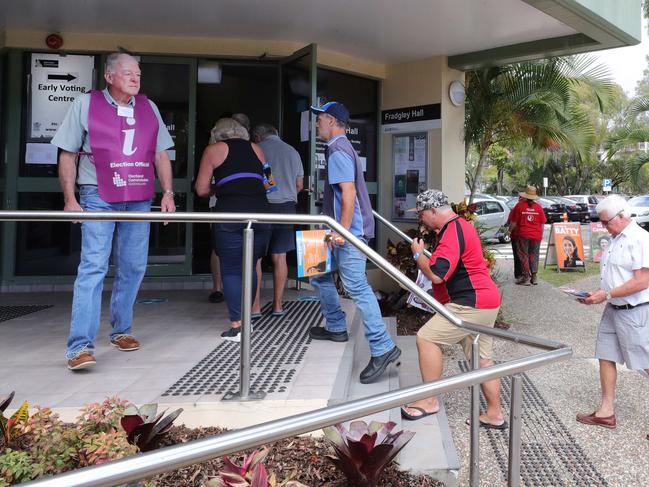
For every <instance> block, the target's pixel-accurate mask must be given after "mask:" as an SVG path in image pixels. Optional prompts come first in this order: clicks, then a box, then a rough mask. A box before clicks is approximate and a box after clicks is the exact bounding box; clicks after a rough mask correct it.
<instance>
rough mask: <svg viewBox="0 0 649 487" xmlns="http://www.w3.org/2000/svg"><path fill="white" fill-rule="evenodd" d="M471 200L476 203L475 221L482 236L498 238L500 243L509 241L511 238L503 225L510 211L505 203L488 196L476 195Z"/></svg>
mask: <svg viewBox="0 0 649 487" xmlns="http://www.w3.org/2000/svg"><path fill="white" fill-rule="evenodd" d="M473 202H474V203H475V205H476V213H477V214H478V218H477V219H476V221H477V223H478V227H479V228H480V232H481V234H482V236H483V237H485V238H494V239H498V240H499V241H500V242H501V243H509V242H510V241H511V238H510V237H509V235H508V234H507V228H506V226H505V225H507V218H508V217H509V211H510V210H509V207H508V206H507V204H506V203H505V202H504V201H500V200H497V199H496V198H492V197H489V196H486V197H484V196H476V197H474V198H473Z"/></svg>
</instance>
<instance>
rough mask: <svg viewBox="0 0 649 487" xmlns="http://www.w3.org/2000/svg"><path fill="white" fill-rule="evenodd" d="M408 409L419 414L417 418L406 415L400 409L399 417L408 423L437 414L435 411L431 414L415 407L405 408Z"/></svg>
mask: <svg viewBox="0 0 649 487" xmlns="http://www.w3.org/2000/svg"><path fill="white" fill-rule="evenodd" d="M406 407H407V408H408V409H414V410H415V411H419V412H420V413H421V414H418V415H417V416H415V415H412V414H409V413H407V412H406V411H405V410H404V409H403V408H401V417H402V418H403V419H407V420H408V421H417V420H418V419H421V418H425V417H426V416H431V415H433V414H437V411H433V412H428V411H426V410H425V409H424V408H420V407H417V406H406Z"/></svg>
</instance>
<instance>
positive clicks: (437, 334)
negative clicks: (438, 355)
mask: <svg viewBox="0 0 649 487" xmlns="http://www.w3.org/2000/svg"><path fill="white" fill-rule="evenodd" d="M444 306H445V307H446V309H448V310H449V311H450V312H451V313H453V314H454V315H456V316H457V317H458V318H460V319H461V320H462V321H468V322H469V323H472V324H475V325H483V326H487V327H489V328H493V326H494V323H495V322H496V317H497V316H498V310H499V309H500V308H494V309H477V308H472V307H470V306H462V305H461V304H454V303H448V304H445V305H444ZM417 336H418V337H421V338H423V339H424V340H426V341H429V342H433V343H441V344H443V345H455V344H456V343H460V344H461V345H462V348H463V349H464V355H466V357H467V358H468V359H469V361H470V360H471V343H472V342H473V337H474V335H473V334H472V333H471V332H469V331H467V330H463V329H462V328H458V327H457V326H455V325H454V324H453V323H451V322H450V321H448V320H447V319H446V318H444V317H443V316H441V315H440V314H439V313H437V314H435V316H433V317H432V318H431V319H430V320H428V321H427V322H426V323H425V324H424V326H422V327H421V328H420V329H419V331H418V332H417ZM478 344H479V347H480V358H486V359H490V358H491V356H492V354H493V338H492V337H490V336H488V335H483V334H481V335H480V338H479V339H478Z"/></svg>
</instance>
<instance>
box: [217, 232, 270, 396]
mask: <svg viewBox="0 0 649 487" xmlns="http://www.w3.org/2000/svg"><path fill="white" fill-rule="evenodd" d="M254 248H255V230H254V229H253V228H252V222H251V221H250V222H248V226H247V227H246V228H245V229H244V230H243V262H242V266H241V269H242V270H241V288H242V289H241V359H240V363H239V393H238V394H231V393H227V394H226V395H225V396H223V400H224V401H255V400H258V399H263V398H264V396H265V395H266V393H265V392H251V391H250V335H251V332H252V322H251V318H250V317H251V309H250V307H251V306H252V295H253V292H252V291H253V289H252V287H253V286H252V283H253V272H255V262H254Z"/></svg>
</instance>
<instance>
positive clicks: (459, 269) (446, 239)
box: [429, 216, 500, 309]
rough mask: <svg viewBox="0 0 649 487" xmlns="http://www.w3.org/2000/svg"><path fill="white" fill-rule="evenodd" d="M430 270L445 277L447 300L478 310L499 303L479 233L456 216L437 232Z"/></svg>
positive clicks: (490, 307)
mask: <svg viewBox="0 0 649 487" xmlns="http://www.w3.org/2000/svg"><path fill="white" fill-rule="evenodd" d="M429 265H430V270H431V271H433V274H435V275H436V276H438V277H440V278H441V279H443V280H444V282H445V284H446V291H447V292H448V295H449V297H450V301H451V302H452V303H455V304H461V305H464V306H471V307H472V308H478V309H493V308H497V307H498V306H500V291H499V290H498V286H496V283H495V282H494V281H493V279H491V276H490V274H489V269H488V268H487V263H486V262H485V259H484V256H483V254H482V245H481V244H480V237H479V236H478V232H477V231H476V229H475V228H474V227H473V225H471V224H470V223H469V222H468V221H466V220H465V219H464V218H460V217H459V216H457V217H455V218H453V219H452V220H450V221H449V222H447V223H446V225H444V227H443V228H442V229H441V231H440V232H439V244H438V245H437V248H436V249H435V251H434V252H433V255H432V256H431V257H430V262H429Z"/></svg>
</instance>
